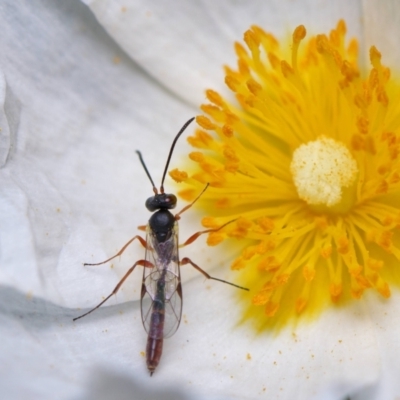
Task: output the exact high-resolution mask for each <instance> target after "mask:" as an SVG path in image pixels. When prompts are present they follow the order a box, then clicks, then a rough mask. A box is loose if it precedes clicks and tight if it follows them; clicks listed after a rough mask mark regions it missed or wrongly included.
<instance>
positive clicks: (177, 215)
mask: <svg viewBox="0 0 400 400" xmlns="http://www.w3.org/2000/svg"><path fill="white" fill-rule="evenodd" d="M209 185H210V184H209V183H207V185H206V187H205V188H204V189H203V190H202V191H201V193H200V194H199V195H198V196H197V197H196V198H195V199H194V200H193V201H192V202H191V203H190V204H188V205H187V206H185V207H183V208H182V210H181V211H179V212H178V214H175V219H176V220H177V221H178V220H179V219H180V218H181V214H183V213H184V212H185V211H187V210H189V208H190V207H192V205H193V204H194V203H196V201H197V200H198V199H199V198H200V197H201V195H202V194H203V193H204V192H205V191H206V190H207V188H208V186H209Z"/></svg>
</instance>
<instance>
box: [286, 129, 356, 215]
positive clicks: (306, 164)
mask: <svg viewBox="0 0 400 400" xmlns="http://www.w3.org/2000/svg"><path fill="white" fill-rule="evenodd" d="M290 171H291V173H292V175H293V181H294V184H295V186H296V189H297V193H298V195H299V197H300V198H301V199H303V200H305V201H306V202H307V203H308V204H310V205H319V204H324V205H326V206H328V207H331V206H334V205H335V204H338V203H339V202H340V201H341V199H342V188H343V187H349V186H350V185H351V184H352V183H353V182H354V180H355V178H356V176H357V172H358V168H357V163H356V161H355V160H354V158H353V157H352V155H351V153H350V151H349V150H348V149H347V147H346V146H345V145H344V144H343V143H340V142H337V141H336V140H333V139H330V138H327V137H324V136H321V137H320V138H318V139H317V140H315V141H313V142H308V143H307V144H302V145H301V146H299V147H298V148H297V149H296V150H295V152H294V153H293V158H292V162H291V164H290Z"/></svg>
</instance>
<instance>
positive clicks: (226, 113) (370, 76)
mask: <svg viewBox="0 0 400 400" xmlns="http://www.w3.org/2000/svg"><path fill="white" fill-rule="evenodd" d="M345 34H346V25H345V22H344V21H343V20H340V21H339V23H338V24H337V27H336V28H335V29H333V30H332V31H331V32H330V33H329V35H328V34H326V35H325V34H320V35H316V36H312V37H311V38H309V39H308V40H306V39H305V37H306V29H305V27H304V26H303V25H300V26H298V27H297V28H296V29H295V30H294V33H293V35H292V42H291V43H290V45H289V44H287V45H286V46H282V45H280V44H279V42H278V41H277V39H276V38H275V37H274V36H273V35H271V34H270V33H267V32H265V31H264V30H263V29H261V28H260V27H258V26H253V27H252V28H251V29H249V30H248V31H246V32H245V34H244V41H245V42H246V45H247V49H246V48H245V47H243V46H242V45H241V44H239V43H236V44H235V51H236V54H237V57H238V67H237V69H236V70H233V69H231V68H229V67H226V69H225V70H226V76H225V83H226V84H227V86H228V87H229V89H231V91H232V92H233V93H234V94H235V96H236V99H237V101H238V103H239V107H238V106H235V105H234V104H233V102H232V101H229V100H225V99H224V98H223V97H222V96H220V95H219V94H218V93H216V92H215V91H212V90H208V91H207V98H208V100H209V101H210V104H205V105H203V106H202V111H203V112H204V115H201V116H199V117H198V118H197V123H198V125H199V126H200V128H201V129H198V130H197V131H196V133H195V136H191V137H190V138H189V143H190V144H191V145H192V146H193V147H195V148H197V149H199V151H195V152H192V153H190V155H189V156H190V159H191V160H193V161H195V162H196V163H197V167H196V168H194V170H193V171H191V173H190V174H189V175H188V174H187V177H182V173H179V172H178V170H175V171H172V173H171V176H172V177H175V178H176V180H184V181H186V182H187V183H189V184H191V185H192V186H194V187H195V188H196V189H193V188H190V189H184V190H182V191H181V192H180V194H181V196H182V197H184V198H185V199H186V200H191V199H193V196H194V195H195V193H196V192H197V191H198V190H199V189H198V188H201V187H202V186H204V183H205V182H209V183H210V189H209V190H207V191H206V192H205V194H204V195H203V197H202V204H203V206H204V209H205V210H206V212H208V214H209V216H208V217H206V218H204V219H203V225H204V226H205V227H207V228H215V227H218V226H220V225H223V224H226V223H227V222H229V221H233V222H232V223H231V224H230V225H228V227H227V228H226V230H225V232H222V230H218V231H217V232H212V233H210V236H209V240H208V242H209V244H210V245H215V244H218V243H219V242H221V241H222V240H223V239H224V237H232V238H236V239H240V240H242V241H244V242H245V245H244V246H243V245H242V247H243V249H242V251H241V254H240V256H238V257H237V258H236V259H235V261H234V262H233V264H232V269H233V270H241V271H243V272H242V274H241V277H242V284H243V285H245V286H248V287H250V288H251V289H252V291H253V298H252V306H250V307H248V310H247V313H246V314H247V316H248V317H253V318H254V319H255V320H256V323H257V324H258V326H271V325H273V326H280V327H282V326H284V325H285V324H286V323H287V321H288V320H296V318H297V317H298V316H299V315H302V314H306V315H309V316H311V315H315V314H316V313H317V312H320V311H321V310H322V309H325V308H326V307H328V306H329V305H331V304H335V305H343V304H345V303H346V302H348V301H349V299H350V298H354V299H360V298H361V297H362V295H363V294H364V292H365V291H366V290H367V289H374V290H375V291H376V292H378V293H379V294H380V295H381V296H383V297H384V298H388V297H389V296H390V286H389V283H391V284H392V285H393V286H398V285H399V284H400V280H399V275H398V272H396V270H397V269H398V267H397V263H398V261H399V257H400V247H399V244H398V243H397V239H396V238H397V236H398V235H399V231H398V228H399V223H400V208H399V206H398V202H397V199H398V198H399V195H400V163H399V151H400V136H399V134H400V130H399V125H398V121H399V115H400V106H399V102H398V99H399V95H400V83H399V82H398V81H397V80H396V78H393V77H391V76H390V70H389V68H387V67H385V66H384V65H383V64H382V62H381V59H382V56H381V54H380V53H379V51H378V50H377V49H376V47H375V46H372V47H371V49H370V62H371V68H370V69H369V71H368V70H364V69H363V68H362V67H361V68H360V67H359V66H358V58H359V54H358V42H357V41H356V40H355V39H353V40H351V41H349V42H347V41H346V38H345ZM303 42H304V43H303ZM282 47H283V48H282ZM209 132H213V133H214V135H210V133H209ZM232 243H235V247H237V246H238V244H237V242H232ZM254 306H261V307H258V308H255V307H254ZM260 309H261V310H262V311H261V313H260ZM265 316H267V317H270V318H269V319H267V320H266V318H265Z"/></svg>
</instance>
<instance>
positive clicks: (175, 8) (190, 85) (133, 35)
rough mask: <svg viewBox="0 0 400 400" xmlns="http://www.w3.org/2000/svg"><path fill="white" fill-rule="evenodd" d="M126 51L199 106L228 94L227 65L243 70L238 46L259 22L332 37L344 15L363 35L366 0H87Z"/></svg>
mask: <svg viewBox="0 0 400 400" xmlns="http://www.w3.org/2000/svg"><path fill="white" fill-rule="evenodd" d="M84 1H85V3H86V4H88V5H89V6H90V8H91V10H92V11H93V12H94V14H95V15H96V18H97V19H98V20H99V22H100V23H101V24H102V25H103V26H104V28H105V29H106V30H107V32H108V33H109V34H110V35H111V36H112V37H113V38H114V39H115V40H116V41H117V43H119V44H120V45H121V47H122V48H123V49H124V50H125V51H126V52H127V53H128V54H129V55H130V57H132V59H133V60H135V62H137V63H138V64H139V65H140V66H141V67H142V68H143V69H144V70H145V71H147V72H148V73H149V74H150V75H151V76H152V77H153V78H154V79H156V80H157V81H159V82H161V84H162V85H164V86H165V87H166V88H167V89H168V90H170V91H171V92H172V93H175V94H176V95H177V96H179V97H181V98H182V99H184V100H186V101H187V102H188V103H190V104H193V105H194V106H197V105H198V104H200V103H201V102H203V101H204V94H203V92H204V90H205V89H206V88H213V89H216V90H219V91H220V90H223V89H225V85H224V84H223V82H224V76H223V70H222V66H223V65H231V66H232V65H236V60H235V57H234V51H233V42H234V41H242V36H243V33H244V32H245V31H246V30H247V29H248V28H249V27H250V26H251V25H252V24H258V25H260V26H262V27H263V28H264V29H266V30H268V31H270V32H272V33H274V34H275V35H276V36H277V37H281V36H282V35H285V34H290V33H291V31H292V30H293V29H294V27H296V26H297V25H299V24H305V25H306V26H307V29H308V30H309V32H313V33H320V32H326V30H327V29H331V27H332V28H333V27H334V26H335V25H336V23H337V21H338V20H339V19H340V18H343V17H345V18H346V20H347V21H348V25H349V31H350V32H349V33H350V34H351V35H353V36H354V35H357V36H358V37H359V36H360V34H361V24H360V15H361V12H362V8H361V2H360V1H352V2H349V1H346V0H339V1H335V2H321V1H317V0H307V1H303V2H301V4H300V3H297V4H296V6H295V7H294V6H293V3H292V2H290V1H280V0H274V1H268V2H266V1H264V0H255V1H254V0H253V1H251V2H238V1H233V0H232V1H212V0H208V1H202V2H187V1H175V2H174V3H173V5H171V3H169V2H165V1H163V0H155V1H152V2H151V3H149V2H148V1H141V0H84Z"/></svg>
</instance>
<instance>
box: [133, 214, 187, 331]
mask: <svg viewBox="0 0 400 400" xmlns="http://www.w3.org/2000/svg"><path fill="white" fill-rule="evenodd" d="M147 244H148V249H146V257H145V258H146V260H147V261H149V262H150V263H151V264H152V265H153V267H152V268H143V281H142V292H141V310H142V321H143V326H144V329H145V330H146V332H147V333H148V334H149V335H151V336H152V337H155V338H167V337H170V336H172V335H173V334H174V333H175V332H176V330H177V329H178V326H179V323H180V321H181V315H182V286H181V276H180V270H179V253H178V223H177V222H175V224H174V227H173V229H172V234H171V236H170V238H169V239H167V240H166V241H165V242H163V243H160V242H157V240H156V238H155V236H154V235H153V234H152V232H151V229H150V227H149V226H147ZM156 314H157V315H156ZM160 319H162V321H161V323H160ZM154 321H156V322H154ZM160 326H161V327H160Z"/></svg>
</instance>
